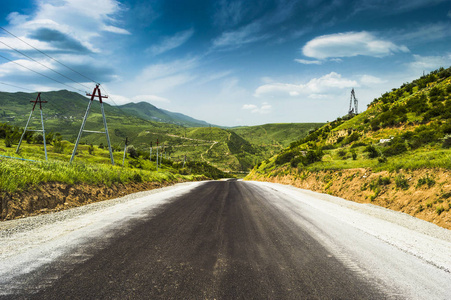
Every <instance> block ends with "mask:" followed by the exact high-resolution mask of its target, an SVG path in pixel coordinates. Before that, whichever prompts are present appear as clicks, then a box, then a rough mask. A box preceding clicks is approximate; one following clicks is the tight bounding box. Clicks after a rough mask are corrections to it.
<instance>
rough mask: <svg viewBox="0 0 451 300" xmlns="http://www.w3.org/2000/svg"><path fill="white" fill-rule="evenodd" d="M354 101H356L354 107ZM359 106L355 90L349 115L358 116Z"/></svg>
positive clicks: (352, 93)
mask: <svg viewBox="0 0 451 300" xmlns="http://www.w3.org/2000/svg"><path fill="white" fill-rule="evenodd" d="M352 99H354V107H352ZM358 104H359V102H358V101H357V98H356V97H355V92H354V88H353V89H352V91H351V100H350V101H349V111H348V115H357V114H358V113H359V111H358Z"/></svg>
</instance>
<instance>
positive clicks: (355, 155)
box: [351, 150, 357, 160]
mask: <svg viewBox="0 0 451 300" xmlns="http://www.w3.org/2000/svg"><path fill="white" fill-rule="evenodd" d="M351 156H352V160H356V159H357V153H356V152H355V150H351Z"/></svg>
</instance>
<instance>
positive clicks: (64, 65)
mask: <svg viewBox="0 0 451 300" xmlns="http://www.w3.org/2000/svg"><path fill="white" fill-rule="evenodd" d="M0 29H2V30H3V31H5V32H7V33H8V34H10V35H12V36H13V37H15V38H16V39H18V40H20V41H21V42H23V43H25V44H27V45H28V46H30V47H31V48H33V49H35V50H36V51H38V52H39V53H41V54H43V55H45V56H47V57H48V58H50V59H52V60H54V61H55V62H57V63H59V64H60V65H62V66H63V67H66V68H68V69H69V70H71V71H72V72H74V73H77V74H78V75H80V76H82V77H84V78H85V79H88V80H89V81H92V82H94V83H97V82H96V81H95V80H94V79H91V78H89V77H87V76H85V75H83V74H82V73H80V72H78V71H77V70H74V69H73V68H71V67H69V66H67V65H66V64H64V63H62V62H60V61H58V60H57V59H55V58H53V57H51V56H50V55H48V54H47V53H45V52H43V51H41V50H39V49H38V48H36V47H34V46H33V45H31V44H30V43H28V42H26V41H24V40H23V39H21V38H20V37H18V36H16V35H15V34H13V33H11V32H9V31H8V30H6V29H5V28H3V27H1V26H0Z"/></svg>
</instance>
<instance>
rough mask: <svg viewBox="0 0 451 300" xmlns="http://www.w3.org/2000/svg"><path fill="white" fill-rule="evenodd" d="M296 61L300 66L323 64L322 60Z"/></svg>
mask: <svg viewBox="0 0 451 300" xmlns="http://www.w3.org/2000/svg"><path fill="white" fill-rule="evenodd" d="M294 61H295V62H298V63H300V64H304V65H320V64H322V63H323V62H322V61H320V60H305V59H300V58H297V59H295V60H294Z"/></svg>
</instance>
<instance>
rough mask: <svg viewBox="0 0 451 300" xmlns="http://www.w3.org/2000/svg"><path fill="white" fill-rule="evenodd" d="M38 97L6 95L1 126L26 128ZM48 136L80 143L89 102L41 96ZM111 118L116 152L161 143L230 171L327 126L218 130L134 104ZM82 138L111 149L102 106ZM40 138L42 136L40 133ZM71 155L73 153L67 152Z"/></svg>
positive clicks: (64, 94) (1, 97) (173, 152)
mask: <svg viewBox="0 0 451 300" xmlns="http://www.w3.org/2000/svg"><path fill="white" fill-rule="evenodd" d="M36 96H37V94H36V93H31V94H30V93H1V92H0V123H7V124H9V125H13V126H18V127H24V126H25V124H26V122H27V120H28V116H29V115H30V111H31V108H32V105H33V104H32V103H30V100H34V99H36ZM41 99H42V100H43V101H48V102H47V103H45V104H43V113H44V123H45V130H46V132H47V133H48V134H51V132H53V133H60V134H61V135H62V137H63V138H64V139H66V140H68V141H71V142H74V141H75V139H76V137H77V135H78V133H79V131H80V125H81V123H82V119H83V116H84V114H85V112H86V108H87V105H88V103H89V99H88V98H87V97H85V96H83V95H80V94H77V93H73V92H69V91H66V90H63V91H56V92H45V93H42V94H41ZM109 102H110V101H109V99H105V114H106V119H107V123H108V131H109V137H110V139H111V143H112V146H113V149H115V150H116V151H122V149H123V146H124V143H125V140H126V139H128V142H129V145H133V146H134V147H135V148H136V149H139V150H140V151H143V152H142V153H149V152H148V151H149V148H150V145H153V147H155V146H156V144H157V141H158V142H159V145H160V147H162V148H164V149H165V153H167V155H170V156H171V158H173V159H174V160H181V159H184V157H185V156H186V157H187V159H188V160H190V161H192V160H195V161H203V162H208V163H210V164H212V165H214V166H216V167H218V168H220V169H221V170H224V171H247V170H249V169H251V168H252V167H253V166H254V164H256V163H258V162H259V161H262V160H264V159H267V158H269V157H271V156H273V155H274V154H276V153H277V152H279V151H280V150H281V149H282V148H283V147H284V146H285V145H288V144H289V143H291V142H293V141H295V140H297V139H299V138H302V137H305V136H306V135H307V133H308V132H309V131H310V130H312V129H315V128H317V127H318V126H319V125H321V124H273V125H263V126H262V128H259V126H252V127H244V128H234V129H227V128H217V127H215V126H211V127H210V124H208V123H206V122H204V121H199V120H196V119H194V118H191V117H189V116H186V115H183V114H180V113H174V112H169V111H166V110H163V109H159V108H157V107H155V106H153V105H152V104H149V103H146V102H141V103H129V104H125V105H121V106H111V105H109V104H108V103H109ZM29 126H30V128H31V129H40V127H41V123H40V117H39V110H37V111H35V112H34V114H33V119H32V120H31V122H30V124H29ZM85 129H86V130H89V131H91V132H89V131H88V132H84V133H83V135H82V138H81V142H82V143H83V144H94V145H101V144H103V145H105V144H106V143H107V141H106V137H105V135H103V134H97V133H94V132H92V131H103V119H102V115H101V113H100V108H99V103H98V101H96V103H93V105H92V106H91V111H90V114H89V117H88V119H87V122H86V127H85ZM36 134H39V133H36ZM66 150H67V151H69V149H66Z"/></svg>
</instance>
